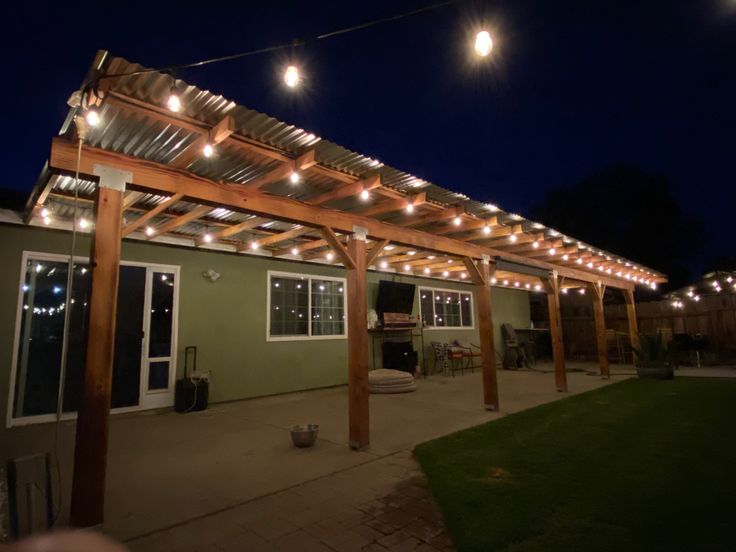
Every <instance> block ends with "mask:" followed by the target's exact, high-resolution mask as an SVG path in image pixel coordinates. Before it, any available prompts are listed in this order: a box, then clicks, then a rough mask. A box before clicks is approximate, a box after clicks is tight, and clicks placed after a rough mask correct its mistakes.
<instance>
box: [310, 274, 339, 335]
mask: <svg viewBox="0 0 736 552" xmlns="http://www.w3.org/2000/svg"><path fill="white" fill-rule="evenodd" d="M344 333H345V290H344V284H343V283H342V282H335V281H332V280H316V279H313V280H312V335H343V334H344Z"/></svg>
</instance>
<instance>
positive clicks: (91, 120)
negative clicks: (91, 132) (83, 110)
mask: <svg viewBox="0 0 736 552" xmlns="http://www.w3.org/2000/svg"><path fill="white" fill-rule="evenodd" d="M84 118H85V119H86V120H87V124H88V125H89V126H91V127H96V126H97V125H99V124H100V114H99V113H97V110H95V109H88V110H87V114H86V115H85V116H84Z"/></svg>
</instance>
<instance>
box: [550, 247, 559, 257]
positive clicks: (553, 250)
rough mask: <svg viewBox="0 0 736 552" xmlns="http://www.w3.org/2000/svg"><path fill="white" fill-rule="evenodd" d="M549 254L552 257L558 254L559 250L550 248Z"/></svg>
mask: <svg viewBox="0 0 736 552" xmlns="http://www.w3.org/2000/svg"><path fill="white" fill-rule="evenodd" d="M548 253H549V254H550V255H554V254H555V253H557V250H556V249H555V248H554V247H550V248H549V251H548Z"/></svg>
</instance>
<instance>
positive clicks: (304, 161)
mask: <svg viewBox="0 0 736 552" xmlns="http://www.w3.org/2000/svg"><path fill="white" fill-rule="evenodd" d="M316 164H317V159H316V157H315V151H314V150H313V149H309V150H307V151H305V152H304V153H302V154H300V155H298V156H297V158H296V159H294V160H293V161H291V162H288V163H281V164H280V165H279V166H277V167H275V168H273V169H271V170H270V171H268V172H267V173H266V174H263V175H261V176H259V177H257V178H254V179H253V180H251V181H250V182H246V183H245V184H243V187H244V188H246V189H248V190H252V191H258V190H260V189H261V188H263V187H264V186H267V185H269V184H272V183H274V182H278V181H279V180H283V179H284V178H286V177H288V176H289V175H290V174H291V173H292V172H300V171H304V170H306V169H308V168H309V167H312V166H314V165H316Z"/></svg>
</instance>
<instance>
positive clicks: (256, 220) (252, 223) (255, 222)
mask: <svg viewBox="0 0 736 552" xmlns="http://www.w3.org/2000/svg"><path fill="white" fill-rule="evenodd" d="M268 220H269V219H266V218H263V217H253V218H250V219H248V220H244V221H243V222H239V223H237V224H233V225H232V226H228V227H227V228H223V229H222V230H220V231H218V232H215V233H213V234H212V239H213V240H219V239H223V238H229V237H230V236H234V235H235V234H240V232H243V231H245V230H251V229H253V228H255V227H256V226H260V225H261V224H265V223H266V222H268Z"/></svg>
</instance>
